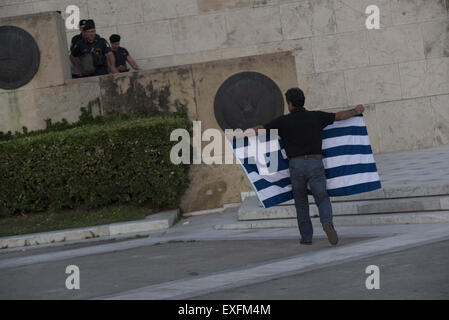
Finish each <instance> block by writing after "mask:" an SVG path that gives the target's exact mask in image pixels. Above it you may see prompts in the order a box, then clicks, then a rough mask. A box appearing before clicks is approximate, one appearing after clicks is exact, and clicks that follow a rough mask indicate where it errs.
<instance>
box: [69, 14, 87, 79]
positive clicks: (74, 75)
mask: <svg viewBox="0 0 449 320" xmlns="http://www.w3.org/2000/svg"><path fill="white" fill-rule="evenodd" d="M86 23H87V20H84V19H83V20H80V23H79V29H80V33H79V34H77V35H76V36H74V37H73V38H72V41H71V44H70V51H71V50H72V47H73V46H74V45H75V44H76V43H77V42H78V41H80V40H82V39H83V30H84V26H85V25H86ZM71 69H72V78H73V79H76V78H82V77H83V75H82V74H81V73H80V72H79V71H78V70H77V69H76V67H75V65H74V64H73V63H72V64H71Z"/></svg>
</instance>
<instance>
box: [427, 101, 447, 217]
mask: <svg viewBox="0 0 449 320" xmlns="http://www.w3.org/2000/svg"><path fill="white" fill-rule="evenodd" d="M430 102H431V105H432V110H433V113H434V115H435V125H434V128H435V143H434V144H435V146H442V145H449V95H447V94H446V95H440V96H433V97H431V98H430ZM447 209H449V208H447Z"/></svg>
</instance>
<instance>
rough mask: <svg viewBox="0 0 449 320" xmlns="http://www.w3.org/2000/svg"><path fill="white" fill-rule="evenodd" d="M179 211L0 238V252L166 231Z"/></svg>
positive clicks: (177, 216)
mask: <svg viewBox="0 0 449 320" xmlns="http://www.w3.org/2000/svg"><path fill="white" fill-rule="evenodd" d="M179 215H180V211H179V209H177V210H172V211H166V212H161V213H158V214H155V215H151V216H148V217H147V218H146V219H144V220H141V221H133V222H124V223H114V224H110V225H102V226H95V227H87V228H79V229H70V230H61V231H52V232H44V233H35V234H28V235H18V236H13V237H5V238H0V250H1V249H11V248H17V247H26V246H36V245H42V244H50V243H57V242H66V241H75V240H82V239H93V238H100V237H108V236H116V235H124V234H136V233H148V232H152V231H160V230H167V229H169V228H170V227H171V226H173V224H174V223H175V222H176V220H177V219H179Z"/></svg>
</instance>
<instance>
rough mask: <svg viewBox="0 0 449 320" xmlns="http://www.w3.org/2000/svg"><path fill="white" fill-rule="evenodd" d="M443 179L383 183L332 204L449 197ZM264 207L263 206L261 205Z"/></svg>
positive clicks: (249, 194) (447, 183)
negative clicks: (399, 184)
mask: <svg viewBox="0 0 449 320" xmlns="http://www.w3.org/2000/svg"><path fill="white" fill-rule="evenodd" d="M445 180H447V179H442V180H441V182H440V183H432V184H430V183H425V182H423V183H420V184H419V185H415V184H414V185H411V184H404V185H401V186H397V185H390V184H387V183H382V189H378V190H374V191H371V192H365V193H361V194H356V195H352V196H345V197H331V201H332V203H335V202H347V201H362V200H380V199H397V198H415V197H432V196H441V195H446V196H449V180H448V181H445ZM255 196H256V194H255V192H254V191H249V192H242V193H241V199H242V202H244V201H245V199H246V198H249V197H255ZM313 202H314V199H313V197H312V196H309V203H313ZM284 205H285V206H288V205H293V201H288V202H285V203H283V204H282V206H284ZM260 206H261V207H262V205H260Z"/></svg>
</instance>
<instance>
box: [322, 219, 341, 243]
mask: <svg viewBox="0 0 449 320" xmlns="http://www.w3.org/2000/svg"><path fill="white" fill-rule="evenodd" d="M323 230H324V232H326V235H327V239H328V240H329V242H330V244H331V245H333V246H335V245H336V244H337V243H338V235H337V231H335V229H334V226H333V225H332V224H331V223H330V222H324V223H323Z"/></svg>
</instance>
